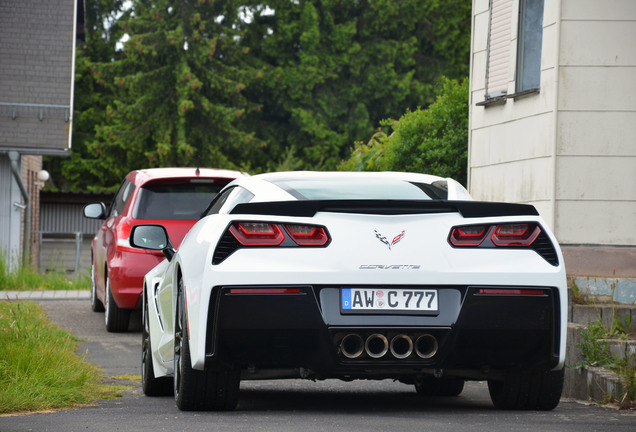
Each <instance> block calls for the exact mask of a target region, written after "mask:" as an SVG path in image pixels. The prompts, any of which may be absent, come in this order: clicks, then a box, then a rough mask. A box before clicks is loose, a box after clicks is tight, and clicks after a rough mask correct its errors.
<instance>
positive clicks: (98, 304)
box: [91, 260, 104, 312]
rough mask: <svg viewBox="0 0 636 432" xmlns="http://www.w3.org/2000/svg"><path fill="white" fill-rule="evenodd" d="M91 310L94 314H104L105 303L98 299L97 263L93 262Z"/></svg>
mask: <svg viewBox="0 0 636 432" xmlns="http://www.w3.org/2000/svg"><path fill="white" fill-rule="evenodd" d="M91 262H92V264H91V309H92V310H93V312H104V303H102V301H101V300H100V299H98V298H97V283H96V282H95V263H94V262H93V261H92V260H91Z"/></svg>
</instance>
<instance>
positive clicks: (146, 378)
mask: <svg viewBox="0 0 636 432" xmlns="http://www.w3.org/2000/svg"><path fill="white" fill-rule="evenodd" d="M142 301H143V309H142V311H143V312H142V313H143V315H142V317H141V325H142V330H141V387H142V388H143V390H144V394H145V395H146V396H167V395H171V394H172V391H173V386H172V379H171V378H166V377H161V378H155V370H154V367H153V366H152V346H151V345H150V325H149V324H148V298H147V297H146V291H145V290H144V294H143V300H142Z"/></svg>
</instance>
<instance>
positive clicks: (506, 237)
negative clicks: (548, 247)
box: [490, 223, 541, 247]
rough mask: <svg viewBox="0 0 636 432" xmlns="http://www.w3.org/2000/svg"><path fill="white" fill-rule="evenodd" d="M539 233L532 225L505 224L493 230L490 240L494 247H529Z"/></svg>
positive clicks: (537, 228) (538, 229)
mask: <svg viewBox="0 0 636 432" xmlns="http://www.w3.org/2000/svg"><path fill="white" fill-rule="evenodd" d="M539 233H541V229H540V228H539V227H538V226H537V225H534V224H527V223H523V224H506V225H499V226H497V227H496V228H495V230H494V231H493V233H492V235H491V236H490V239H491V240H492V242H493V244H494V245H495V246H522V247H523V246H530V245H531V244H532V243H533V242H534V241H535V240H536V238H537V237H538V236H539Z"/></svg>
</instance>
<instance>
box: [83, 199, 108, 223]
mask: <svg viewBox="0 0 636 432" xmlns="http://www.w3.org/2000/svg"><path fill="white" fill-rule="evenodd" d="M84 217H87V218H89V219H106V205H104V203H101V202H97V203H92V204H86V205H85V206H84Z"/></svg>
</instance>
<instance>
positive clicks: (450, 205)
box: [230, 200, 539, 218]
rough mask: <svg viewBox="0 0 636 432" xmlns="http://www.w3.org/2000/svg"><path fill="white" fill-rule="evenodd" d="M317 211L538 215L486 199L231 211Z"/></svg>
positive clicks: (258, 206)
mask: <svg viewBox="0 0 636 432" xmlns="http://www.w3.org/2000/svg"><path fill="white" fill-rule="evenodd" d="M318 212H329V213H358V214H380V215H399V214H429V213H460V214H461V215H462V216H463V217H465V218H477V217H493V216H538V215H539V213H538V212H537V209H535V208H534V206H532V205H529V204H511V203H501V202H486V201H446V200H419V201H416V200H300V201H274V202H256V203H243V204H237V205H236V207H234V209H232V211H231V212H230V213H231V214H258V215H268V216H298V217H312V216H314V215H315V214H316V213H318Z"/></svg>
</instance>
